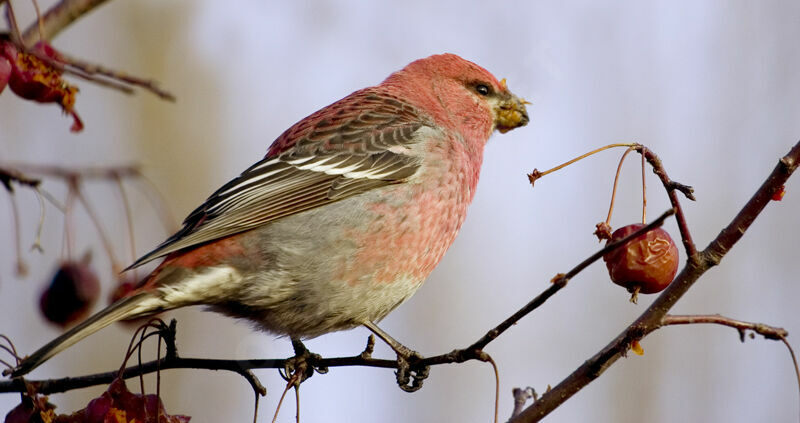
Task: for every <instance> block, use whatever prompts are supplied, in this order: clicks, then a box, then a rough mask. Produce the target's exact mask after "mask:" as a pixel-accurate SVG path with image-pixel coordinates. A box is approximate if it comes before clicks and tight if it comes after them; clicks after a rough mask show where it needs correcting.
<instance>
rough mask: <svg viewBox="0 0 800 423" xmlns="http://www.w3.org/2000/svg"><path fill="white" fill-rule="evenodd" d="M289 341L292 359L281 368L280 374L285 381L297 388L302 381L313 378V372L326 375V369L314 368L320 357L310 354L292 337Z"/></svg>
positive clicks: (298, 340) (297, 339)
mask: <svg viewBox="0 0 800 423" xmlns="http://www.w3.org/2000/svg"><path fill="white" fill-rule="evenodd" d="M291 339H292V348H294V357H292V358H289V359H287V360H286V364H285V365H284V367H283V371H284V373H283V374H281V376H283V378H284V379H286V381H289V382H292V383H293V384H294V385H295V386H299V385H300V384H301V383H303V381H305V380H306V379H308V378H310V377H311V376H314V371H317V373H321V374H324V373H328V368H327V367H317V366H314V363H315V362H318V361H319V360H321V359H322V356H320V355H319V354H314V353H312V352H310V351H309V350H308V348H306V346H305V345H303V343H302V342H301V341H300V339H299V338H294V337H292V338H291Z"/></svg>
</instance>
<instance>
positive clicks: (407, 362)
mask: <svg viewBox="0 0 800 423" xmlns="http://www.w3.org/2000/svg"><path fill="white" fill-rule="evenodd" d="M364 326H366V328H367V329H369V330H371V331H372V333H374V334H375V335H377V336H378V338H381V339H383V342H386V344H387V345H389V346H390V347H391V348H392V349H393V350H394V352H396V353H397V371H396V372H395V375H396V376H397V385H398V386H399V387H400V389H402V390H404V391H406V392H414V391H417V390H419V389H420V388H422V381H423V380H425V378H427V377H428V374H429V372H430V368H431V367H430V366H417V365H416V364H417V363H418V362H419V361H420V360H422V358H423V357H422V355H420V354H419V353H418V352H416V351H414V350H412V349H410V348H408V347H406V346H405V345H403V344H401V343H399V342H397V340H395V339H394V338H392V337H391V336H390V335H389V334H388V333H386V332H384V331H383V329H381V328H379V327H378V325H376V324H375V323H373V322H367V323H364ZM412 366H413V368H412ZM412 378H413V380H412Z"/></svg>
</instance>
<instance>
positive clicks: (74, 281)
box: [39, 259, 100, 327]
mask: <svg viewBox="0 0 800 423" xmlns="http://www.w3.org/2000/svg"><path fill="white" fill-rule="evenodd" d="M99 296H100V282H99V281H98V279H97V276H96V275H95V273H94V271H93V270H92V268H91V267H90V266H89V260H88V259H84V260H82V261H81V262H64V263H62V264H61V266H59V267H58V270H57V271H56V274H55V276H53V279H52V281H51V282H50V285H49V286H48V287H47V289H46V290H45V291H44V292H43V293H42V296H41V298H40V299H39V308H40V310H41V311H42V314H44V317H45V318H46V319H47V320H49V321H51V322H53V323H55V324H57V325H59V326H62V327H66V326H70V325H72V324H74V323H77V322H78V321H80V320H82V319H83V318H84V317H86V315H87V314H88V313H89V311H90V310H91V308H92V306H93V305H94V303H95V301H97V298H98V297H99Z"/></svg>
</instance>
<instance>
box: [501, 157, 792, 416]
mask: <svg viewBox="0 0 800 423" xmlns="http://www.w3.org/2000/svg"><path fill="white" fill-rule="evenodd" d="M648 151H649V150H648ZM644 154H647V151H645V153H644ZM646 157H647V156H646ZM653 157H654V158H655V159H657V158H656V157H655V156H653ZM648 162H651V159H649V158H648ZM798 162H800V142H798V143H797V144H795V145H794V147H792V149H791V150H790V151H789V153H788V154H787V155H786V156H784V157H783V158H781V159H780V161H779V162H778V165H777V166H776V167H775V168H774V169H773V171H772V172H771V173H770V175H769V176H768V177H767V179H766V180H765V181H764V183H763V184H762V185H761V187H759V188H758V190H757V191H756V192H755V194H754V195H753V197H752V198H750V200H749V201H748V202H747V203H746V204H745V205H744V207H742V209H741V211H740V212H739V214H738V215H736V217H735V218H734V219H733V220H732V221H731V222H730V223H729V224H728V226H726V227H725V228H724V229H723V230H722V232H720V234H719V235H718V236H717V237H716V238H715V239H714V240H713V241H712V242H711V243H710V244H709V246H708V247H706V249H705V250H703V251H702V252H698V253H696V254H697V256H690V259H689V260H688V263H687V265H686V267H684V268H683V270H682V271H681V272H680V273H679V274H678V276H677V277H676V278H675V280H674V281H673V282H672V284H670V286H669V287H667V289H665V290H664V292H663V293H662V294H661V295H660V296H659V297H658V298H656V299H655V301H653V303H652V304H651V305H650V307H648V308H647V310H645V311H644V313H642V315H641V316H639V318H637V319H636V321H634V322H633V323H631V324H630V325H629V326H628V327H627V328H625V330H623V331H622V333H620V334H619V335H618V336H617V337H616V338H614V340H612V341H611V342H610V343H609V344H608V345H606V346H605V347H603V349H601V350H600V351H598V352H597V353H596V354H595V355H593V356H592V357H591V358H589V359H588V360H586V361H585V362H584V363H583V364H582V365H581V366H580V367H578V368H577V369H575V371H573V372H572V374H570V375H569V376H567V377H566V378H565V379H564V380H563V381H561V383H559V384H558V385H556V386H555V387H554V388H553V389H552V390H551V391H550V392H548V393H545V394H544V395H542V397H541V398H540V399H539V400H538V401H536V402H534V403H533V404H532V405H531V406H529V407H528V408H526V409H525V410H524V411H523V412H522V413H520V414H519V415H518V416H516V417H514V418H512V419H511V420H510V421H511V422H515V423H519V422H535V421H539V420H541V419H542V418H543V417H545V416H546V415H547V414H549V413H550V412H551V411H553V410H555V409H556V408H557V407H558V406H559V405H561V404H563V403H564V402H565V401H567V400H568V399H569V398H571V397H572V396H573V395H575V394H576V393H577V392H578V391H580V390H581V389H583V387H584V386H586V385H588V384H589V383H591V382H592V381H593V380H595V379H597V378H598V377H599V376H600V375H601V374H602V373H603V372H604V371H605V370H606V369H607V368H608V367H610V366H611V365H612V364H614V363H615V362H616V361H617V360H618V359H619V358H620V357H622V355H623V354H624V353H626V352H627V350H628V348H629V346H630V345H631V343H632V342H633V341H634V340H640V339H641V338H643V337H644V336H646V335H647V334H649V333H650V332H652V331H654V330H656V329H658V328H659V327H660V326H661V321H662V319H663V318H664V317H665V316H666V314H667V312H668V311H669V310H670V309H671V308H672V306H674V305H675V303H676V302H678V300H679V299H680V298H681V297H682V296H683V295H684V294H685V293H686V291H688V290H689V288H690V287H691V286H692V285H693V284H694V283H695V282H696V281H697V280H698V279H699V278H700V276H702V275H703V274H704V273H705V272H706V271H708V269H710V268H711V267H713V266H715V265H717V264H719V262H720V260H721V259H722V257H723V256H724V255H725V254H726V253H727V252H728V251H729V250H730V249H731V248H732V247H733V246H734V245H735V244H736V242H737V241H738V240H739V239H740V238H741V237H742V235H743V234H744V233H745V231H747V229H748V228H749V227H750V225H751V224H752V223H753V221H754V220H755V218H756V217H757V216H758V215H759V213H761V211H762V210H763V209H764V208H765V207H766V206H767V204H769V202H770V201H771V199H772V195H773V194H774V193H775V192H777V191H778V189H779V188H780V187H781V186H782V185H784V184H785V183H786V180H788V179H789V176H791V174H792V173H793V172H794V171H795V169H797V166H798ZM651 163H652V162H651ZM659 168H661V167H660V166H659ZM662 169H663V168H662ZM668 180H669V179H668V178H667V177H666V174H664V176H663V177H662V182H664V183H665V185H668V183H667V182H666V181H668ZM668 189H669V188H668ZM672 189H673V191H671V192H670V199H673V198H674V199H675V201H677V196H676V195H675V193H674V189H676V188H674V187H672ZM676 218H679V226H681V227H682V229H681V235H682V236H688V228H687V227H686V222H685V220H683V219H682V214H681V212H680V211H678V214H677V215H676ZM684 231H685V232H684ZM684 245H686V246H687V248H689V247H693V246H694V244H693V243H692V242H691V238H688V239H687V238H686V237H684Z"/></svg>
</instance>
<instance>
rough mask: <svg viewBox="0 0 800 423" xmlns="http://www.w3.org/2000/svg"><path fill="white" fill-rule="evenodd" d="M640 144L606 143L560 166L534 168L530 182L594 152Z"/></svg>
mask: <svg viewBox="0 0 800 423" xmlns="http://www.w3.org/2000/svg"><path fill="white" fill-rule="evenodd" d="M638 146H639V144H638V143H616V144H609V145H606V146H604V147H600V148H598V149H595V150H592V151H590V152H588V153H585V154H582V155H580V156H578V157H576V158H574V159H572V160H570V161H567V162H564V163H562V164H560V165H558V166H556V167H554V168H552V169H549V170H545V171H544V172H539V171H538V170H536V169H534V170H533V172H531V173H530V174H528V180H529V181H530V183H531V185H532V184H533V183H534V182H535V181H536V180H537V179H539V178H541V177H542V176H544V175H547V174H548V173H553V172H555V171H557V170H559V169H561V168H563V167H567V166H569V165H571V164H573V163H575V162H577V161H579V160H582V159H585V158H587V157H589V156H591V155H593V154H596V153H599V152H601V151H603V150H608V149H610V148H615V147H627V148H629V149H630V148H634V147H638Z"/></svg>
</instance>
